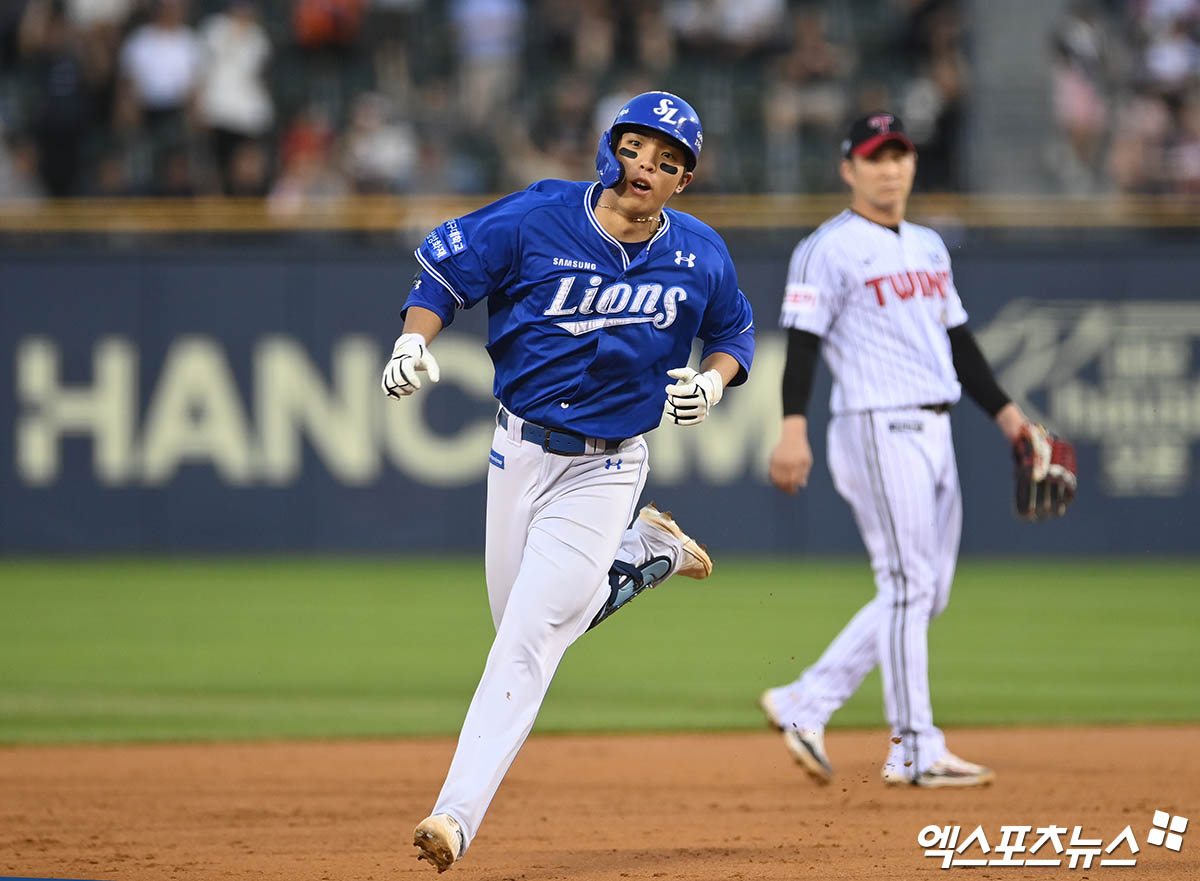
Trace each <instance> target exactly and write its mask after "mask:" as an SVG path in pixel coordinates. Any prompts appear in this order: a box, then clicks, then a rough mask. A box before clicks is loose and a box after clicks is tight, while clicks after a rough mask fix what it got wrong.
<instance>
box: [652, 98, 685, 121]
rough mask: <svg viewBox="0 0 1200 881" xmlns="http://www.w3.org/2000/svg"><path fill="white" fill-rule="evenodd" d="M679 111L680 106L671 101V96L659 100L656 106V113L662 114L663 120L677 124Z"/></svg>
mask: <svg viewBox="0 0 1200 881" xmlns="http://www.w3.org/2000/svg"><path fill="white" fill-rule="evenodd" d="M678 112H679V108H678V107H676V106H675V105H674V104H672V103H671V99H670V98H663V99H662V100H661V101H659V102H658V106H657V107H655V108H654V115H655V116H661V117H662V121H663V122H669V123H671V124H672V125H674V124H675V122H676V120H675V114H676V113H678Z"/></svg>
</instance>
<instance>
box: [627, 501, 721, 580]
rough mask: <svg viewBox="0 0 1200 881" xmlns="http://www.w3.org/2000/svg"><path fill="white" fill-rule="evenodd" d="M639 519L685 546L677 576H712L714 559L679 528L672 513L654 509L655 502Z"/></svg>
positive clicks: (648, 506)
mask: <svg viewBox="0 0 1200 881" xmlns="http://www.w3.org/2000/svg"><path fill="white" fill-rule="evenodd" d="M638 519H639V520H641V521H642V522H643V523H646V524H647V525H649V526H653V527H654V528H655V529H658V530H661V531H662V532H665V533H667V534H668V535H670V536H671V537H672V538H673V539H675V540H676V541H678V542H679V543H680V544H681V545H682V546H683V553H682V554H681V555H680V557H679V566H678V568H676V569H675V572H674V574H675V575H682V576H684V577H685V578H697V579H699V578H707V577H708V576H709V575H711V574H712V568H713V564H712V558H711V557H709V556H708V552H707V551H705V550H704V548H702V547H701V546H700V545H698V544H696V541H695V539H693V538H690V537H689V536H688V535H687V533H685V532H684V531H683V530H682V529H680V528H679V524H678V523H676V522H675V518H674V517H672V516H671V512H670V511H660V510H658V508H656V507H654V502H651V503H650V504H648V505H646V506H645V507H644V508H642V510H641V511H639V512H638Z"/></svg>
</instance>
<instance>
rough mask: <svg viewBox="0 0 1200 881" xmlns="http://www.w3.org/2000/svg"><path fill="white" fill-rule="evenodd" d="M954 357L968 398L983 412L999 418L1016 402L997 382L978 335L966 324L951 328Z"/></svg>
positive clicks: (951, 345) (959, 377)
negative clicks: (982, 350) (1006, 407)
mask: <svg viewBox="0 0 1200 881" xmlns="http://www.w3.org/2000/svg"><path fill="white" fill-rule="evenodd" d="M947 333H948V334H949V336H950V354H951V357H952V358H953V359H954V372H955V373H957V374H958V381H959V382H961V383H962V387H963V390H964V391H965V392H966V393H967V395H968V396H969V397H970V398H971V400H972V401H974V402H975V403H976V404H978V405H979V406H980V407H982V408H983V411H984V412H985V413H987V414H988V416H991V417H993V418H994V417H995V415H996V414H997V413H999V412H1000V410H1001V409H1002V408H1003V407H1004V406H1005V405H1006V404H1008V403H1009V402H1010V401H1011V400H1012V398H1010V397H1009V396H1008V395H1006V394H1005V393H1004V390H1003V389H1001V388H1000V385H999V383H997V382H996V375H995V374H994V373H992V368H991V367H990V366H989V365H988V363H987V359H986V358H984V357H983V352H981V351H980V350H979V343H977V342H976V341H975V335H974V334H973V333H971V331H970V330H968V329H967V326H966V325H965V324H960V325H959V326H958V327H952V328H950V329H949V330H948V331H947Z"/></svg>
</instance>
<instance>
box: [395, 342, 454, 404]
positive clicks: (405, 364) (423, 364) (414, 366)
mask: <svg viewBox="0 0 1200 881" xmlns="http://www.w3.org/2000/svg"><path fill="white" fill-rule="evenodd" d="M420 370H423V371H425V373H426V375H428V377H429V381H430V382H437V381H438V379H439V378H441V371H440V370H439V369H438V363H437V361H435V360H434V358H433V353H431V352H430V351H429V344H428V343H426V342H425V337H423V336H421V335H420V334H419V333H406V334H404V335H403V336H401V337H400V338H399V339H397V340H396V345H395V346H394V347H393V348H392V358H391V360H390V361H388V362H387V366H386V367H384V368H383V383H382V385H383V391H384V394H386V395H387V396H388V397H390V398H397V399H399V398H405V397H408V396H409V395H411V394H412V393H413V392H415V391H416V390H417V389H419V388H420V387H421V378H420V377H419V376H417V371H420Z"/></svg>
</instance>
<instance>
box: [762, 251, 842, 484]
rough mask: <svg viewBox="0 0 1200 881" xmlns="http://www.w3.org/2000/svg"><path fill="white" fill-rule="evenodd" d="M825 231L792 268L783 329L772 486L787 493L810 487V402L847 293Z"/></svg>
mask: <svg viewBox="0 0 1200 881" xmlns="http://www.w3.org/2000/svg"><path fill="white" fill-rule="evenodd" d="M820 232H821V231H820V230H818V231H817V232H816V233H814V234H813V235H812V236H810V237H809V238H808V239H805V240H804V241H803V242H801V243H800V244H799V245H797V246H796V249H795V251H793V252H792V259H791V262H790V264H789V265H788V280H787V288H786V291H785V293H784V298H783V309H782V311H781V312H780V316H779V323H780V325H781V326H782V327H784V328H785V329H786V330H787V335H788V348H787V362H786V364H785V366H784V369H783V389H782V391H783V427H782V431H781V433H780V437H779V443H777V444H776V445H775V449H774V450H772V451H771V459H770V462H769V465H768V474H769V476H770V479H771V483H773V484H775V486H777V487H778V488H779V489H781V490H783V491H784V492H787V493H794V492H796V491H797V490H798V489H801V488H803V487H805V486H807V485H808V477H809V475H810V474H811V473H812V466H813V454H812V445H811V444H809V442H808V402H809V399H810V398H811V397H812V386H813V378H814V377H815V375H816V371H817V360H818V358H819V356H820V353H821V336H822V334H824V333H825V331H827V330H828V329H829V325H830V324H831V323H832V321H833V317H834V315H836V314H837V311H838V309H839V308H840V297H839V293H840V292H841V290H842V289H843V288H844V285H843V284H842V283H840V281H839V280H838V279H839V276H838V274H837V272H836V270H835V268H834V264H833V262H832V261H831V259H830V254H831V251H830V249H828V248H826V247H821V243H820V239H821V235H820Z"/></svg>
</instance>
